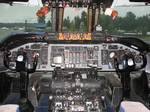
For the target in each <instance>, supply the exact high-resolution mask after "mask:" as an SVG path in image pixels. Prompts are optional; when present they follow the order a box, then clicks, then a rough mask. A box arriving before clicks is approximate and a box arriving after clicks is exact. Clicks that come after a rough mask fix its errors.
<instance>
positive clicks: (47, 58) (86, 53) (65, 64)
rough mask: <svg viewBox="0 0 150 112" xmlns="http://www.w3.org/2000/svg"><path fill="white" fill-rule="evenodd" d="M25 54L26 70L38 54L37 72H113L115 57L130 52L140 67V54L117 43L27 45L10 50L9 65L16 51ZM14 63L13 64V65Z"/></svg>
mask: <svg viewBox="0 0 150 112" xmlns="http://www.w3.org/2000/svg"><path fill="white" fill-rule="evenodd" d="M20 49H22V50H24V51H25V52H27V57H28V68H30V67H31V66H32V61H33V58H32V57H33V56H34V53H38V54H39V59H38V66H37V70H42V71H53V70H54V68H55V67H61V68H91V67H95V68H97V69H98V70H100V71H115V68H114V59H113V55H115V56H116V57H117V58H118V59H119V58H120V57H121V55H122V54H124V53H125V52H129V51H130V52H132V53H133V54H134V57H135V63H136V65H139V66H140V65H141V64H142V63H143V62H142V58H141V56H140V55H139V54H140V52H139V51H137V50H135V49H133V48H130V47H127V46H125V45H122V44H119V43H102V44H47V43H40V42H39V43H28V44H25V45H22V46H20V47H17V48H14V49H12V50H11V63H12V64H14V63H15V60H16V52H17V51H18V50H20ZM13 62H14V63H13Z"/></svg>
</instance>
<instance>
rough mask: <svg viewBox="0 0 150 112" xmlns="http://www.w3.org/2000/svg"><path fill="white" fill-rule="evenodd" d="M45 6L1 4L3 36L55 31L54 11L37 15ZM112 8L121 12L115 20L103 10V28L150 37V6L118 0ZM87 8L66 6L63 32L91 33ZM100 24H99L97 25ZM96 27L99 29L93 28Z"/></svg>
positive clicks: (120, 33) (101, 24)
mask: <svg viewBox="0 0 150 112" xmlns="http://www.w3.org/2000/svg"><path fill="white" fill-rule="evenodd" d="M40 7H41V5H39V4H38V5H36V6H35V5H33V6H30V5H29V4H27V3H26V4H21V3H14V4H12V5H9V4H0V9H1V10H0V16H1V17H0V38H4V37H6V36H7V35H10V34H12V33H18V32H39V31H42V32H53V31H54V29H53V25H54V24H53V23H54V20H55V19H53V17H52V10H51V9H50V11H49V13H48V14H47V15H45V16H43V17H38V16H37V15H36V13H37V11H38V10H39V9H40ZM112 8H113V9H115V10H116V11H118V17H116V18H115V19H113V18H112V17H111V16H107V15H105V12H104V11H103V10H102V9H100V10H101V11H100V13H101V14H100V17H98V22H97V24H99V25H100V26H101V27H102V30H103V31H105V32H106V33H108V34H112V35H125V36H135V37H140V38H142V39H149V37H150V26H149V24H148V23H150V6H149V4H148V5H146V6H145V4H144V3H129V1H125V0H124V2H123V1H121V2H120V0H115V1H114V2H113V4H112ZM88 14H89V12H88V10H87V7H81V8H78V7H72V6H71V7H69V6H67V5H66V6H65V9H64V14H63V18H62V21H61V24H62V25H63V27H62V31H63V32H79V31H80V32H88V31H89V29H88V25H89V24H90V23H89V18H88ZM95 27H96V26H95ZM93 30H96V28H95V29H93Z"/></svg>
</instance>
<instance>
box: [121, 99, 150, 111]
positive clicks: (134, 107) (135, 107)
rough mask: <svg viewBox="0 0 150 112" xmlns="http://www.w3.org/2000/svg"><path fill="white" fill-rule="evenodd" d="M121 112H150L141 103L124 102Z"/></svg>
mask: <svg viewBox="0 0 150 112" xmlns="http://www.w3.org/2000/svg"><path fill="white" fill-rule="evenodd" d="M119 112H150V110H149V109H148V108H146V107H145V106H144V105H143V104H142V103H140V102H133V101H123V102H121V105H120V110H119Z"/></svg>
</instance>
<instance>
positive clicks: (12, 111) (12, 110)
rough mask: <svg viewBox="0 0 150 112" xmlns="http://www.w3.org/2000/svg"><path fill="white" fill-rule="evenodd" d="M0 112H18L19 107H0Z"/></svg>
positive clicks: (11, 105)
mask: <svg viewBox="0 0 150 112" xmlns="http://www.w3.org/2000/svg"><path fill="white" fill-rule="evenodd" d="M0 112H20V111H19V105H13V104H7V105H1V106H0Z"/></svg>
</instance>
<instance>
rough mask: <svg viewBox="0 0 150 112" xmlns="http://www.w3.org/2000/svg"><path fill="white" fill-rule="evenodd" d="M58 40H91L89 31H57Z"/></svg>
mask: <svg viewBox="0 0 150 112" xmlns="http://www.w3.org/2000/svg"><path fill="white" fill-rule="evenodd" d="M58 40H92V34H91V33H59V34H58Z"/></svg>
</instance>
